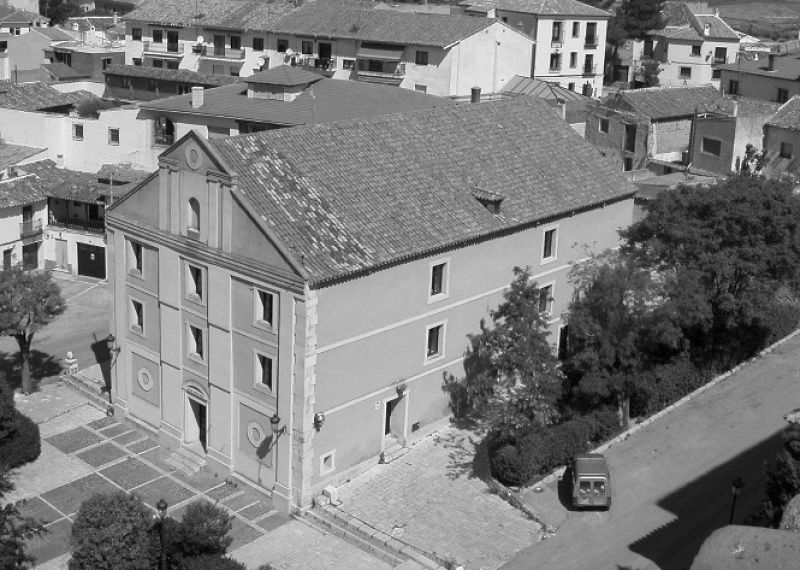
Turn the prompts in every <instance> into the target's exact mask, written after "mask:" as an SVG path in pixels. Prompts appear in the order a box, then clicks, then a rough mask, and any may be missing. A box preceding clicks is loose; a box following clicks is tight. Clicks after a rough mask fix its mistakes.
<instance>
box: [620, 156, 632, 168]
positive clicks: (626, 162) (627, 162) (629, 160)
mask: <svg viewBox="0 0 800 570" xmlns="http://www.w3.org/2000/svg"><path fill="white" fill-rule="evenodd" d="M622 170H623V171H624V172H630V171H631V170H633V159H632V158H631V157H630V156H626V157H625V158H623V159H622Z"/></svg>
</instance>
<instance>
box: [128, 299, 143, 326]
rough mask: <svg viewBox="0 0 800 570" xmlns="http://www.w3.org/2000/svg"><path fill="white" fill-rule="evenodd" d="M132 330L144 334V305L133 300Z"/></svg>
mask: <svg viewBox="0 0 800 570" xmlns="http://www.w3.org/2000/svg"><path fill="white" fill-rule="evenodd" d="M131 328H132V329H133V330H134V331H136V332H138V333H142V332H144V305H142V304H141V303H140V302H139V301H134V300H133V299H131Z"/></svg>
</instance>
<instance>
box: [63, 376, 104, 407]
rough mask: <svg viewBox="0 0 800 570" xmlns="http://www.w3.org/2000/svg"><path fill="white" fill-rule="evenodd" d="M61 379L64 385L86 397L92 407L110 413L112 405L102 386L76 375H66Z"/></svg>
mask: <svg viewBox="0 0 800 570" xmlns="http://www.w3.org/2000/svg"><path fill="white" fill-rule="evenodd" d="M61 379H62V380H63V381H64V384H66V385H67V386H69V387H70V388H72V389H73V390H75V391H76V392H78V393H80V394H81V395H83V396H85V397H86V399H87V400H88V401H89V403H90V404H91V405H92V406H94V407H96V408H98V409H100V410H102V411H104V412H106V413H108V410H109V407H110V406H111V404H110V403H109V401H108V395H107V394H105V393H104V392H103V391H102V386H101V385H100V384H97V383H96V382H90V381H87V380H86V379H84V378H82V377H80V376H76V375H74V374H64V375H63V376H61Z"/></svg>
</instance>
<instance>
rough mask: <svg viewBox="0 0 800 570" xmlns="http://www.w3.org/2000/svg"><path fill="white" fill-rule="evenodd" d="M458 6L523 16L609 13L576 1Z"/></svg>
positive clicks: (480, 1)
mask: <svg viewBox="0 0 800 570" xmlns="http://www.w3.org/2000/svg"><path fill="white" fill-rule="evenodd" d="M458 5H459V6H466V7H469V8H472V9H473V10H474V9H480V10H483V11H487V10H490V9H492V8H497V9H498V10H508V11H510V12H520V13H523V14H540V15H547V16H593V17H596V18H609V17H611V15H612V14H611V12H608V11H606V10H602V9H600V8H597V7H595V6H590V5H588V4H585V3H583V2H578V0H466V1H464V2H459V3H458Z"/></svg>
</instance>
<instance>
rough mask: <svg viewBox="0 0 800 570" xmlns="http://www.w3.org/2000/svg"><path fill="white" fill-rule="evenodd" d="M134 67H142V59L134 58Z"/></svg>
mask: <svg viewBox="0 0 800 570" xmlns="http://www.w3.org/2000/svg"><path fill="white" fill-rule="evenodd" d="M133 65H135V66H139V67H141V65H142V58H141V57H134V58H133Z"/></svg>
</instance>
